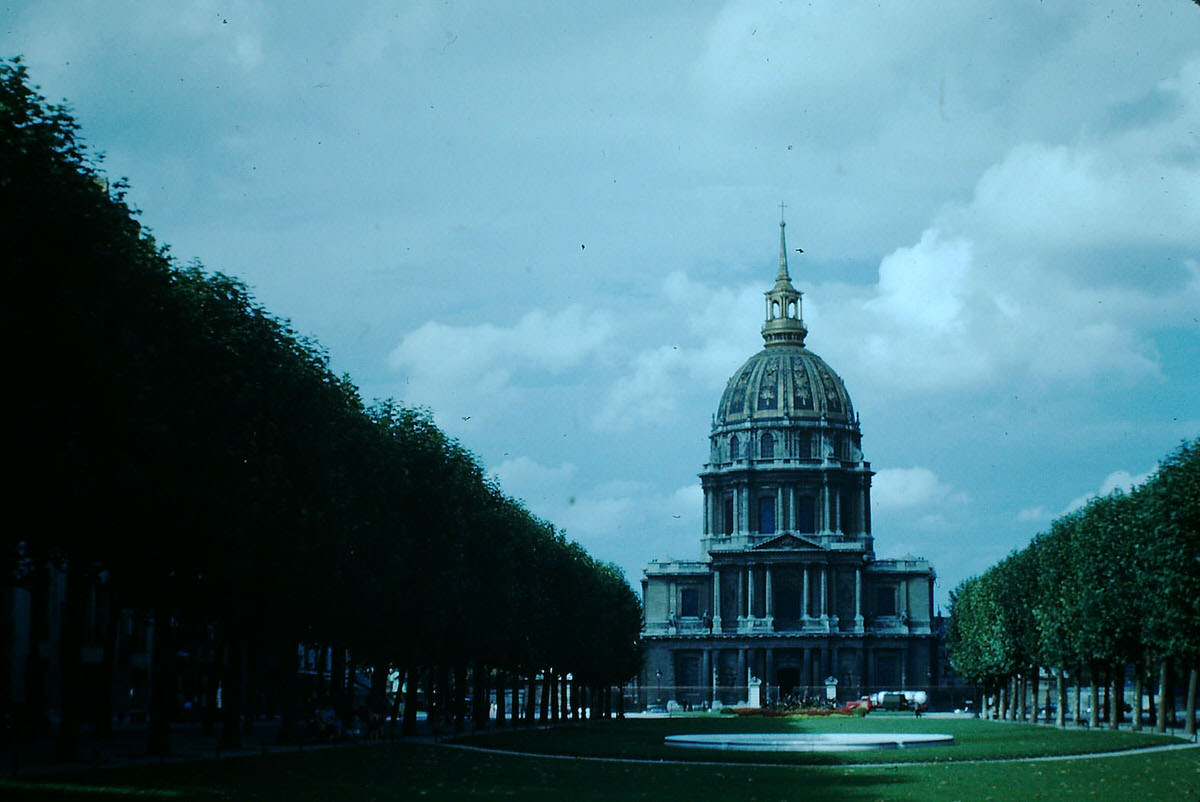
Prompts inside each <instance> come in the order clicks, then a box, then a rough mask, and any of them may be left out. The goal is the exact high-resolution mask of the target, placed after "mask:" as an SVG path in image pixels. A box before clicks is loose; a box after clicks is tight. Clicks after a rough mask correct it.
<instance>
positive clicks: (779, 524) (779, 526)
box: [775, 487, 788, 533]
mask: <svg viewBox="0 0 1200 802" xmlns="http://www.w3.org/2000/svg"><path fill="white" fill-rule="evenodd" d="M787 528H788V527H787V521H785V520H784V519H783V488H782V487H777V488H775V531H776V533H778V532H785V531H787Z"/></svg>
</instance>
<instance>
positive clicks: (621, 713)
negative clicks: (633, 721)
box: [617, 685, 625, 721]
mask: <svg viewBox="0 0 1200 802" xmlns="http://www.w3.org/2000/svg"><path fill="white" fill-rule="evenodd" d="M617 718H618V719H620V720H621V721H624V720H625V686H624V685H618V686H617Z"/></svg>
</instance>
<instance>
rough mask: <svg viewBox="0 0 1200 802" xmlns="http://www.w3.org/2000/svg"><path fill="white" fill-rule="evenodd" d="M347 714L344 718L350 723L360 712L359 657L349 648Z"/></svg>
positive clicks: (346, 695) (347, 659)
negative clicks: (358, 703)
mask: <svg viewBox="0 0 1200 802" xmlns="http://www.w3.org/2000/svg"><path fill="white" fill-rule="evenodd" d="M345 681H346V691H345V697H344V700H345V705H346V714H345V715H344V716H342V719H343V720H344V721H345V722H346V723H347V724H349V723H350V722H351V721H353V720H354V717H355V716H356V715H357V713H358V705H357V702H358V659H357V655H355V654H354V652H352V651H350V650H349V649H347V650H346V680H345Z"/></svg>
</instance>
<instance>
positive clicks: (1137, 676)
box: [1132, 663, 1146, 732]
mask: <svg viewBox="0 0 1200 802" xmlns="http://www.w3.org/2000/svg"><path fill="white" fill-rule="evenodd" d="M1145 673H1146V667H1145V666H1143V665H1142V664H1141V663H1138V664H1137V665H1135V666H1134V667H1133V725H1132V726H1133V731H1134V732H1140V731H1141V729H1142V698H1143V697H1144V695H1145V692H1146V686H1145Z"/></svg>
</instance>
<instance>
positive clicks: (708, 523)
mask: <svg viewBox="0 0 1200 802" xmlns="http://www.w3.org/2000/svg"><path fill="white" fill-rule="evenodd" d="M703 531H704V534H706V535H711V534H712V491H711V490H708V489H705V491H704V529H703Z"/></svg>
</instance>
